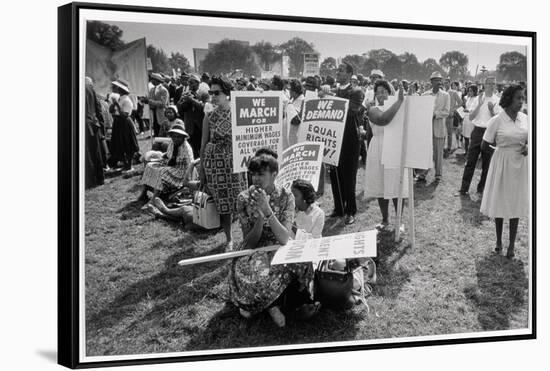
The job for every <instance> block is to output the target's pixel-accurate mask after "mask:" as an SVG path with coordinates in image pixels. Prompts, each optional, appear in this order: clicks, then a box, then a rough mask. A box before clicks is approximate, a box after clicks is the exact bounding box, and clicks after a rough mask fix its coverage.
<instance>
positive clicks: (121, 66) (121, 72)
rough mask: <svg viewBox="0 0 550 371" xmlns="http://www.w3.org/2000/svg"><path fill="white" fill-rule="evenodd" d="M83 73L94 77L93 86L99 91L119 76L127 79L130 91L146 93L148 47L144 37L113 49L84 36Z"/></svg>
mask: <svg viewBox="0 0 550 371" xmlns="http://www.w3.org/2000/svg"><path fill="white" fill-rule="evenodd" d="M86 76H89V77H91V78H92V80H93V81H94V89H95V91H96V92H97V93H99V94H101V95H106V94H107V93H109V92H110V91H111V82H112V81H113V80H116V79H117V78H122V79H124V80H126V81H127V82H128V86H129V88H130V93H131V94H132V95H139V96H146V95H147V83H148V81H149V78H148V75H147V49H146V44H145V39H139V40H136V41H133V42H131V43H129V44H126V45H125V46H124V47H123V48H122V49H121V50H117V51H116V52H113V51H111V50H110V49H109V48H106V47H104V46H101V45H99V44H97V43H95V42H93V41H92V40H89V39H86Z"/></svg>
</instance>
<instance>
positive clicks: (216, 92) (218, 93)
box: [208, 90, 222, 95]
mask: <svg viewBox="0 0 550 371" xmlns="http://www.w3.org/2000/svg"><path fill="white" fill-rule="evenodd" d="M221 93H222V91H221V90H210V91H209V92H208V94H210V95H220V94H221Z"/></svg>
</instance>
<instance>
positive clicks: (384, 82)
mask: <svg viewBox="0 0 550 371" xmlns="http://www.w3.org/2000/svg"><path fill="white" fill-rule="evenodd" d="M379 86H381V87H383V88H384V89H386V90H387V91H388V94H391V87H390V83H389V82H388V81H387V80H382V79H380V80H377V81H376V82H375V83H374V93H375V94H376V90H378V87H379Z"/></svg>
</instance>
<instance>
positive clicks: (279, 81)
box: [271, 75, 285, 90]
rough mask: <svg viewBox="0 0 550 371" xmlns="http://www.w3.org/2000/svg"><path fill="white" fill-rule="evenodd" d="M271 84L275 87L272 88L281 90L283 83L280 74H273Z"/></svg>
mask: <svg viewBox="0 0 550 371" xmlns="http://www.w3.org/2000/svg"><path fill="white" fill-rule="evenodd" d="M271 85H273V87H274V88H275V89H274V90H283V88H284V85H285V83H284V82H283V80H282V79H281V76H279V75H275V76H273V78H272V79H271Z"/></svg>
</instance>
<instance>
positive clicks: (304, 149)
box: [275, 142, 324, 191]
mask: <svg viewBox="0 0 550 371" xmlns="http://www.w3.org/2000/svg"><path fill="white" fill-rule="evenodd" d="M323 148H324V144H323V143H322V142H302V143H297V144H295V145H293V146H291V147H289V148H287V149H285V150H284V151H283V156H282V158H279V163H280V166H279V174H278V175H277V178H276V179H275V184H276V185H277V186H281V187H284V188H286V189H288V190H290V186H291V185H292V182H293V181H294V180H296V179H304V180H308V181H310V182H311V184H313V187H314V188H315V190H316V191H317V187H318V185H319V176H320V175H321V163H322V161H323Z"/></svg>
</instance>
